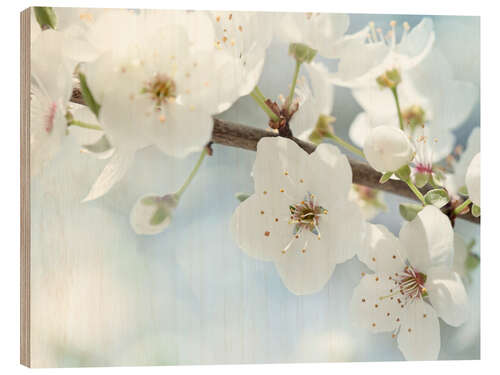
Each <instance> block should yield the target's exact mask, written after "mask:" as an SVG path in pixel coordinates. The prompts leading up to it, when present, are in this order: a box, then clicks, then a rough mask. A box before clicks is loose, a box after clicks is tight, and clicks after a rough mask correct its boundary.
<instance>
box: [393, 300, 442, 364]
mask: <svg viewBox="0 0 500 375" xmlns="http://www.w3.org/2000/svg"><path fill="white" fill-rule="evenodd" d="M398 346H399V349H400V350H401V352H402V353H403V355H404V357H405V358H406V360H408V361H434V360H436V359H437V358H438V356H439V350H440V348H441V334H440V331H439V319H438V316H437V314H436V311H434V309H433V308H432V306H430V305H429V304H428V303H426V302H424V301H422V300H415V301H414V302H413V303H409V304H407V305H406V307H405V313H404V315H403V316H402V317H401V327H400V329H399V334H398Z"/></svg>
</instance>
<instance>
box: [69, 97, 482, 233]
mask: <svg viewBox="0 0 500 375" xmlns="http://www.w3.org/2000/svg"><path fill="white" fill-rule="evenodd" d="M71 101H72V102H74V103H78V104H83V105H85V102H84V101H83V98H82V96H81V93H80V91H79V89H78V88H75V89H74V90H73V95H72V98H71ZM277 136H278V133H274V132H272V131H269V130H264V129H259V128H255V127H251V126H246V125H241V124H235V123H232V122H229V121H224V120H221V119H218V118H214V129H213V132H212V142H213V143H216V144H220V145H224V146H230V147H237V148H242V149H245V150H250V151H256V150H257V143H258V142H259V140H260V139H261V138H264V137H277ZM291 139H292V140H293V141H294V142H296V143H297V144H298V145H299V146H300V147H301V148H302V149H304V150H305V151H306V152H308V153H311V152H313V151H314V150H315V148H316V146H315V145H313V144H312V143H309V142H304V141H301V140H300V139H297V138H294V137H292V138H291ZM349 163H350V164H351V168H352V181H353V183H355V184H358V185H363V186H367V187H370V188H374V189H378V190H383V191H386V192H388V193H393V194H396V195H399V196H402V197H405V198H409V199H413V200H416V197H415V195H414V194H413V193H412V192H411V191H410V189H409V188H408V186H407V185H406V184H405V183H404V182H403V181H399V180H389V181H387V182H386V183H384V184H380V183H379V180H380V177H382V174H381V173H379V172H377V171H375V170H374V169H372V168H371V167H370V166H369V165H368V164H366V163H363V162H360V161H357V160H354V159H351V158H349ZM420 190H421V191H422V193H423V194H425V193H426V192H427V191H428V190H430V188H429V187H426V188H423V189H420ZM445 213H447V214H448V212H446V210H445ZM457 217H458V218H460V219H465V220H468V221H471V222H473V223H477V224H479V223H480V219H479V218H476V217H474V216H472V215H471V213H470V212H469V213H467V214H466V215H460V216H457Z"/></svg>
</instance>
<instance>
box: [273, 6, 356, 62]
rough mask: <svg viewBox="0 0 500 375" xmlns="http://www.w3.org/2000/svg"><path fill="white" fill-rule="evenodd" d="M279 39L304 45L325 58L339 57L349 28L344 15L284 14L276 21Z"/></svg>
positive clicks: (347, 19)
mask: <svg viewBox="0 0 500 375" xmlns="http://www.w3.org/2000/svg"><path fill="white" fill-rule="evenodd" d="M276 22H277V29H276V33H277V35H278V37H279V39H280V40H281V41H283V42H285V43H289V44H304V45H306V46H308V47H310V48H312V49H314V50H316V51H317V52H318V54H320V55H321V56H324V57H327V58H337V57H339V56H338V54H339V45H340V43H341V42H342V40H343V37H344V34H345V33H346V31H347V29H348V27H349V16H348V15H346V14H327V13H324V14H323V13H285V14H280V15H279V19H277V20H276Z"/></svg>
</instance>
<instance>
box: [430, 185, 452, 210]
mask: <svg viewBox="0 0 500 375" xmlns="http://www.w3.org/2000/svg"><path fill="white" fill-rule="evenodd" d="M424 199H425V202H426V203H427V204H432V205H433V206H436V207H437V208H441V207H443V206H445V205H446V204H447V203H448V202H449V201H450V198H449V197H448V193H447V192H446V190H444V189H432V190H429V191H428V192H427V193H426V194H425V195H424Z"/></svg>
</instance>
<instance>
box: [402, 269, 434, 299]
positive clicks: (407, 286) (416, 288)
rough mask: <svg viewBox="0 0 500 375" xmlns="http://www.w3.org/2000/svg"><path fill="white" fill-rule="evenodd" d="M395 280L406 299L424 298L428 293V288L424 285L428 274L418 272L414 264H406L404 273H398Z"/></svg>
mask: <svg viewBox="0 0 500 375" xmlns="http://www.w3.org/2000/svg"><path fill="white" fill-rule="evenodd" d="M395 281H396V283H397V284H398V286H399V292H400V293H401V294H402V295H403V297H404V298H405V299H406V301H408V300H413V299H416V298H422V297H425V296H426V295H427V290H426V289H425V287H424V285H425V282H426V281H427V275H426V274H425V273H422V272H418V271H417V270H415V269H414V268H413V267H412V266H406V267H405V269H404V271H403V273H402V274H401V275H398V276H397V277H396V280H395Z"/></svg>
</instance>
